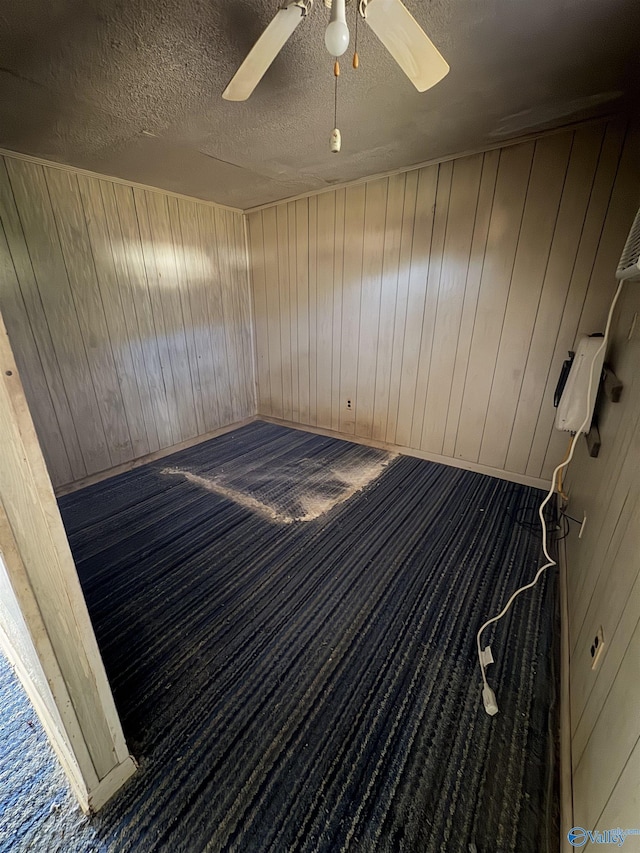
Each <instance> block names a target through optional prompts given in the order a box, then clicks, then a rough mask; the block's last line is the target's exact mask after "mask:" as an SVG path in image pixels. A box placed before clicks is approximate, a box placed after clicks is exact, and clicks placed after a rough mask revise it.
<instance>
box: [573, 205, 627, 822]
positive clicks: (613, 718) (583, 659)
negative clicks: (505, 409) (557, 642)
mask: <svg viewBox="0 0 640 853" xmlns="http://www.w3.org/2000/svg"><path fill="white" fill-rule="evenodd" d="M612 199H613V196H612ZM604 230H606V228H605V229H603V235H604ZM605 242H606V241H605ZM638 312H640V289H639V288H638V285H637V283H636V282H628V283H626V284H625V285H624V287H623V291H622V294H621V298H620V301H619V303H618V307H617V309H616V315H615V318H614V322H613V326H612V336H611V337H612V340H611V344H610V346H609V349H608V354H607V360H609V361H610V362H611V364H612V367H613V368H614V370H615V371H616V374H617V375H618V376H619V377H620V379H621V381H622V382H623V385H624V392H623V395H622V397H621V399H620V402H619V403H617V404H615V405H613V404H611V403H610V402H609V401H608V400H606V399H602V400H600V402H599V404H598V422H599V429H600V434H601V438H602V448H601V452H600V454H599V456H598V458H597V459H592V458H590V457H589V455H588V453H587V449H586V445H585V443H584V442H579V443H578V445H577V453H576V458H575V460H574V463H575V464H572V466H571V468H570V470H569V476H568V478H567V482H566V485H567V488H568V493H569V496H570V503H569V511H570V513H571V514H572V515H574V516H575V517H578V518H582V517H583V515H586V518H587V521H586V524H585V527H584V530H583V535H582V537H581V538H578V535H577V531H573V532H572V533H571V535H570V537H569V538H568V540H567V587H568V591H569V595H568V602H569V628H570V649H571V658H570V686H571V732H572V743H571V747H572V749H571V752H572V762H573V770H574V813H575V816H576V819H577V820H578V819H579V822H580V824H581V825H582V823H584V825H585V826H602V825H603V823H602V821H604V820H606V821H609V820H614V819H615V820H616V821H618V819H619V821H620V823H619V824H618V823H612V824H609V823H607V824H606V826H617V825H621V826H633V825H634V823H633V821H634V820H635V818H636V816H637V805H638V804H637V790H636V788H637V781H638V780H637V777H638V774H637V767H636V768H634V769H632V772H629V769H630V767H631V766H632V764H633V762H634V760H636V757H637V744H638V742H639V739H640V717H639V716H638V703H639V702H640V694H639V693H638V685H639V684H640V622H639V621H638V614H639V613H640V562H639V561H638V553H639V552H640V479H639V478H638V470H639V469H640V371H638V364H639V363H640V335H638V333H637V331H636V332H635V333H634V334H632V335H631V336H630V334H629V332H630V328H631V326H632V323H633V318H634V316H637V314H638ZM600 627H602V629H603V631H604V638H605V646H604V649H603V653H602V657H601V659H600V661H599V664H598V666H597V668H596V669H595V670H594V669H592V659H591V654H590V647H591V644H592V642H593V638H594V636H595V634H596V632H597V631H598V629H599V628H600ZM636 763H637V762H636ZM634 783H635V784H636V788H634V787H633V786H634ZM629 786H630V787H629Z"/></svg>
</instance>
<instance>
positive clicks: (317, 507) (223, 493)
mask: <svg viewBox="0 0 640 853" xmlns="http://www.w3.org/2000/svg"><path fill="white" fill-rule="evenodd" d="M396 458H397V457H396V455H394V454H384V458H382V459H379V460H376V461H368V460H364V461H358V462H357V463H355V464H351V465H350V466H348V465H346V464H345V463H343V465H342V467H336V468H331V467H326V466H324V465H322V463H321V462H319V461H317V460H316V461H315V462H314V463H313V464H311V465H310V464H309V460H300V462H299V464H298V466H296V467H294V468H292V467H291V466H290V465H284V466H278V464H277V463H275V464H274V465H273V468H272V469H271V471H270V472H269V476H268V479H266V481H265V480H264V479H263V478H262V476H258V477H256V476H252V472H249V473H245V471H244V466H243V471H242V476H243V480H244V481H245V484H244V489H239V488H234V487H233V486H232V485H229V484H227V482H225V480H226V481H228V483H231V482H233V480H234V478H233V473H229V472H228V471H227V472H226V473H223V472H221V473H220V474H219V475H218V476H217V477H203V476H201V475H200V474H196V473H194V472H193V471H187V470H185V469H182V468H163V469H162V471H161V473H162V474H165V475H167V476H174V477H184V478H185V480H188V481H189V482H190V483H194V484H195V485H197V486H201V487H202V488H203V489H207V490H208V491H210V492H214V493H215V494H217V495H220V497H223V498H228V499H229V500H232V501H235V502H236V503H237V504H239V505H240V506H243V507H245V509H250V510H252V511H253V512H257V513H258V515H261V516H262V517H263V518H268V519H270V520H272V521H277V522H279V523H280V524H291V523H292V522H294V521H303V522H304V521H314V520H315V519H316V518H319V517H320V516H321V515H324V514H325V513H327V512H329V511H330V510H332V509H333V508H334V507H336V506H338V505H339V504H342V503H344V502H345V501H348V500H349V499H350V498H352V497H353V496H354V495H355V494H357V493H358V492H360V491H362V489H364V488H366V487H367V486H368V485H369V484H370V483H371V482H373V481H374V480H377V478H378V477H379V476H380V475H381V474H382V472H383V470H384V469H385V468H386V466H387V465H388V464H389V463H390V462H392V461H393V460H394V459H396ZM265 482H266V483H267V484H268V486H269V487H270V488H273V486H274V484H281V483H283V482H285V483H287V484H288V485H289V492H288V503H289V504H291V507H292V512H294V511H295V509H298V510H299V514H297V515H295V514H288V513H285V512H281V511H280V510H279V509H277V507H276V506H271V505H270V504H269V503H265V502H263V501H260V500H258V499H257V498H256V497H255V496H254V495H253V494H251V489H252V488H253V489H255V488H256V487H259V486H261V485H264V483H265ZM296 485H297V488H296ZM282 502H283V501H282V497H280V499H279V501H278V503H280V504H282ZM300 510H301V512H300Z"/></svg>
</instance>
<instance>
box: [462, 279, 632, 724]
mask: <svg viewBox="0 0 640 853" xmlns="http://www.w3.org/2000/svg"><path fill="white" fill-rule="evenodd" d="M623 284H624V280H621V281H620V282H619V283H618V289H617V290H616V293H615V296H614V297H613V300H612V302H611V306H610V308H609V315H608V317H607V325H606V326H605V330H604V336H603V338H602V343H601V344H600V346H599V347H598V349H597V350H596V352H595V353H594V356H593V358H592V359H591V368H590V370H589V385H588V388H587V411H586V415H585V418H584V420H583V422H582V425H581V426H580V428H579V430H578V431H577V432H576V433H575V434H574V436H573V440H572V441H571V445H570V447H569V453H568V454H567V458H566V459H565V460H564V461H563V462H561V463H560V464H559V465H558V466H557V467H556V469H555V471H554V472H553V476H552V477H551V486H550V487H549V491H548V492H547V496H546V497H545V499H544V500H543V501H542V503H541V504H540V506H539V507H538V516H539V517H540V526H541V527H542V551H543V554H544V556H545V558H546V559H547V561H548V562H546V563H545V564H544V565H543V566H541V567H540V568H539V569H538V571H537V572H536V575H535V577H534V579H533V580H532V581H531V583H528V584H527V585H526V586H521V587H520V589H517V590H516V591H515V592H514V593H513V595H512V596H511V598H510V599H509V601H507V603H506V604H505V606H504V607H503V608H502V610H501V611H500V613H498V615H497V616H493V617H492V618H491V619H487V621H486V622H485V623H484V624H483V625H482V626H481V627H480V630H479V631H478V633H477V635H476V640H477V645H478V661H479V663H480V672H481V673H482V683H483V687H482V701H483V703H484V707H485V710H486V712H487V714H490V715H491V716H493V715H494V714H497V713H498V704H497V702H496V696H495V693H494V692H493V690H492V689H491V688H490V687H489V683H488V682H487V675H486V666H487V663H486V662H485V660H484V658H483V654H482V646H481V644H480V638H481V636H482V632H483V631H484V630H485V628H488V627H489V625H492V624H493V623H494V622H497V621H498V620H499V619H502V617H503V616H504V615H505V613H506V612H507V610H508V609H509V608H510V607H511V605H512V604H513V602H514V601H515V599H516V598H517V597H518V596H519V595H520V593H521V592H525V590H527V589H531V587H533V586H535V585H536V584H537V583H538V579H539V578H540V576H541V575H542V573H543V572H544V571H546V569H549V568H551V566H555V565H557V562H556V560H554V559H553V557H552V556H551V555H550V554H549V551H548V550H547V526H546V524H545V521H544V508H545V506H546V505H547V504H548V503H549V501H550V500H551V498H552V497H553V495H554V492H555V490H556V482H557V477H558V472H559V471H561V470H562V469H563V468H566V467H567V465H568V464H569V463H570V462H571V460H572V459H573V452H574V450H575V447H576V444H577V443H578V438H579V436H580V433H581V432H582V431H583V430H584V428H585V427H587V426H588V425H589V420H590V419H591V416H592V412H591V386H592V384H593V368H594V367H595V364H596V361H597V360H598V356H599V355H600V353H601V352H602V350H603V349H605V348H606V346H607V341H608V340H609V331H610V329H611V321H612V319H613V312H614V311H615V307H616V304H617V302H618V298H619V296H620V292H621V290H622V285H623Z"/></svg>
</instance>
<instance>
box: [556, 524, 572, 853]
mask: <svg viewBox="0 0 640 853" xmlns="http://www.w3.org/2000/svg"><path fill="white" fill-rule="evenodd" d="M558 569H559V574H560V850H561V851H563V853H569V851H571V850H573V849H574V847H573V846H572V845H571V844H569V839H568V838H567V833H568V832H569V830H570V829H571V827H572V826H574V823H573V779H572V762H571V691H570V686H571V682H570V669H569V663H570V648H569V601H568V594H567V548H566V541H565V540H562V541H561V542H560V543H559V547H558Z"/></svg>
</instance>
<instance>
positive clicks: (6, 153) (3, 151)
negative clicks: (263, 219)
mask: <svg viewBox="0 0 640 853" xmlns="http://www.w3.org/2000/svg"><path fill="white" fill-rule="evenodd" d="M0 157H12V158H13V159H14V160H26V162H27V163H36V164H37V165H38V166H46V167H48V168H50V169H60V170H61V171H63V172H75V173H76V174H78V175H86V177H88V178H98V180H100V181H110V182H111V183H112V184H121V185H123V186H126V187H134V188H135V189H138V190H147V191H148V192H153V193H162V195H168V196H171V197H172V198H180V199H184V200H185V201H195V202H197V203H198V204H206V205H208V206H209V207H217V208H218V209H219V210H228V211H229V212H230V213H244V210H242V208H240V207H230V206H229V205H227V204H219V203H218V202H217V201H209V200H208V199H205V198H197V197H196V196H193V195H185V194H184V193H176V192H173V191H172V190H163V189H162V188H161V187H152V186H149V185H148V184H140V183H138V182H137V181H128V180H126V179H125V178H116V177H115V176H114V175H103V174H101V173H100V172H92V171H90V170H89V169H80V168H78V167H77V166H69V165H68V164H67V163H56V162H55V161H53V160H45V159H44V158H43V157H34V156H33V155H32V154H23V153H22V152H20V151H11V150H10V149H8V148H0Z"/></svg>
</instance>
